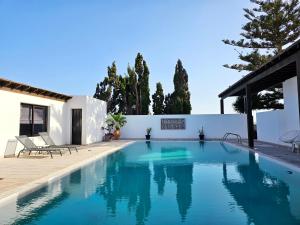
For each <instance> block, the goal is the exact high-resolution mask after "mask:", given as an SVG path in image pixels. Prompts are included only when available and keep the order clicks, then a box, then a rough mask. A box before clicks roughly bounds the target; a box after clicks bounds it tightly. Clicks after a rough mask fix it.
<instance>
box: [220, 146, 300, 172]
mask: <svg viewBox="0 0 300 225" xmlns="http://www.w3.org/2000/svg"><path fill="white" fill-rule="evenodd" d="M224 143H226V144H228V145H231V146H234V147H237V148H240V149H241V150H243V151H248V152H249V151H250V152H252V153H254V154H258V155H259V157H262V158H265V159H267V160H271V161H273V162H275V163H278V164H280V165H282V166H285V167H288V168H290V169H292V170H295V171H296V172H299V173H300V167H298V166H296V165H294V164H292V163H289V162H286V161H285V160H283V159H280V158H277V157H275V156H272V155H268V154H265V153H263V152H258V151H255V149H252V148H248V147H246V146H243V145H238V144H235V143H230V142H224Z"/></svg>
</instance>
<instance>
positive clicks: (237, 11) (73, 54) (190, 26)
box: [0, 0, 250, 114]
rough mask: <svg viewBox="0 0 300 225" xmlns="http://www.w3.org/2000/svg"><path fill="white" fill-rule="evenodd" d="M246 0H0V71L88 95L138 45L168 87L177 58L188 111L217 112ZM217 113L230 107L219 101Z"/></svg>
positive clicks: (122, 68) (231, 74) (230, 74)
mask: <svg viewBox="0 0 300 225" xmlns="http://www.w3.org/2000/svg"><path fill="white" fill-rule="evenodd" d="M249 5H250V3H249V0H228V1H224V0H188V1H187V0H151V1H149V0H139V1H138V0H42V1H41V0H26V1H23V0H0V37H1V39H0V40H1V41H0V77H4V78H7V79H11V80H15V81H18V82H24V83H28V84H31V85H34V86H38V87H41V88H46V89H50V90H53V91H58V92H62V93H66V94H76V95H93V94H94V90H95V85H96V83H97V82H98V81H100V80H102V79H103V77H104V76H105V75H106V68H107V66H108V65H110V64H111V62H112V61H114V60H115V61H116V63H117V66H118V70H119V73H120V74H124V73H125V72H126V67H127V65H128V63H130V64H131V65H133V64H134V59H135V56H136V54H137V52H141V53H142V54H143V56H144V58H145V59H146V61H147V63H148V65H149V68H150V73H151V74H150V89H151V95H152V93H153V92H154V90H155V83H156V82H158V81H160V82H161V83H162V84H163V88H164V90H165V94H166V93H167V92H171V91H172V90H173V75H174V67H175V64H176V61H177V59H178V58H180V59H181V60H182V61H183V65H184V67H185V68H186V70H187V72H188V74H189V87H190V91H191V101H192V107H193V110H192V113H194V114H198V113H203V114H205V113H219V99H218V97H217V95H218V94H219V92H220V91H222V90H224V89H225V88H226V87H227V86H228V85H230V84H232V83H233V82H234V81H236V80H238V79H239V78H241V77H242V75H243V73H238V72H235V71H232V70H228V69H226V68H223V67H222V65H223V64H225V63H234V62H237V53H236V52H235V51H234V49H233V48H232V47H230V46H225V45H224V44H223V43H222V41H221V40H222V39H223V38H238V37H239V33H240V31H241V26H242V24H243V23H244V21H245V20H244V18H243V11H242V8H244V7H248V6H249ZM225 112H227V113H229V112H232V109H231V101H226V108H225Z"/></svg>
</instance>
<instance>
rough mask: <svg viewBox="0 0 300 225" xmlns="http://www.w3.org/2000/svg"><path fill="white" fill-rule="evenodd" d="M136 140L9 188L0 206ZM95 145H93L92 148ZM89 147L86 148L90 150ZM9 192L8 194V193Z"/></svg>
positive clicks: (0, 201) (1, 198)
mask: <svg viewBox="0 0 300 225" xmlns="http://www.w3.org/2000/svg"><path fill="white" fill-rule="evenodd" d="M135 142H136V141H134V140H131V141H129V142H127V143H124V144H122V145H121V146H117V147H112V148H111V149H109V150H105V151H103V152H100V153H98V154H97V155H95V156H93V157H91V158H88V159H85V160H83V161H80V162H77V163H75V164H73V165H70V166H68V167H66V168H63V169H61V170H58V171H56V172H53V173H51V174H49V175H47V176H44V177H42V178H39V179H36V180H34V181H31V182H29V183H27V184H24V185H21V186H20V187H18V188H14V189H13V190H9V191H7V192H4V196H3V197H0V206H2V205H5V204H6V203H7V202H9V201H12V200H17V199H20V198H22V197H24V196H26V195H28V194H31V193H33V192H34V191H37V190H39V189H40V188H42V187H44V186H46V185H48V184H50V183H52V182H55V181H57V180H59V179H61V178H62V177H65V176H67V175H69V174H71V173H72V172H74V171H76V170H78V169H80V168H82V167H84V166H87V165H88V164H90V163H92V162H95V161H97V160H99V159H101V158H103V157H105V156H108V155H110V154H112V153H114V152H117V151H119V150H121V149H123V148H125V147H127V146H128V145H131V144H133V143H135ZM92 148H94V147H91V149H92ZM88 149H89V148H87V149H86V150H88ZM6 193H7V194H6Z"/></svg>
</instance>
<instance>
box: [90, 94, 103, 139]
mask: <svg viewBox="0 0 300 225" xmlns="http://www.w3.org/2000/svg"><path fill="white" fill-rule="evenodd" d="M106 116H107V114H106V102H104V101H101V100H98V99H95V98H93V97H90V96H87V98H86V118H87V121H86V137H85V138H86V143H87V144H90V143H94V142H100V141H102V138H103V135H104V130H102V127H104V126H105V119H106Z"/></svg>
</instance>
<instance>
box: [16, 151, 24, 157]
mask: <svg viewBox="0 0 300 225" xmlns="http://www.w3.org/2000/svg"><path fill="white" fill-rule="evenodd" d="M21 152H23V150H21V151H19V153H18V156H17V158H19V156H20V154H21Z"/></svg>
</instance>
